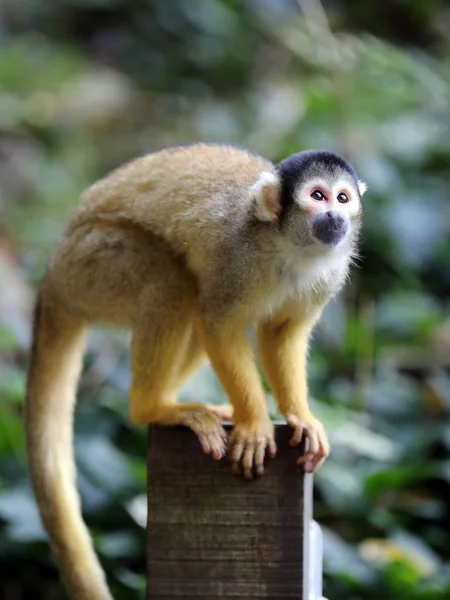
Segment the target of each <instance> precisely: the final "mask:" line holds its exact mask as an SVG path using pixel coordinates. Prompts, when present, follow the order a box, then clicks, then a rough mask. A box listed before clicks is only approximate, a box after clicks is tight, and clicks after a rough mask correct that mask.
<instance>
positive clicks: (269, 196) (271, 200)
mask: <svg viewBox="0 0 450 600" xmlns="http://www.w3.org/2000/svg"><path fill="white" fill-rule="evenodd" d="M250 191H251V195H252V197H253V198H254V202H255V214H256V216H257V218H258V219H259V220H260V221H276V220H277V219H278V217H279V216H280V212H281V183H280V180H279V178H278V177H277V175H276V174H275V173H270V172H268V171H265V172H263V173H261V175H260V176H259V179H258V181H257V182H256V183H255V184H254V185H253V186H252V187H251V190H250Z"/></svg>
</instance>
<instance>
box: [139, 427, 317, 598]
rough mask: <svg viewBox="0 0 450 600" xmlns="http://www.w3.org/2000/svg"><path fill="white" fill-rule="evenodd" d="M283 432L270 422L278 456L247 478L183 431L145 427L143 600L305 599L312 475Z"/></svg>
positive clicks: (286, 430) (284, 429) (188, 431)
mask: <svg viewBox="0 0 450 600" xmlns="http://www.w3.org/2000/svg"><path fill="white" fill-rule="evenodd" d="M290 436H291V430H290V428H288V427H287V426H285V425H277V426H276V439H277V443H278V455H277V457H276V458H275V459H273V460H269V461H268V462H267V468H266V472H265V474H264V477H262V478H261V479H257V480H254V481H250V482H249V481H245V480H243V479H241V478H239V477H236V476H233V475H232V473H231V467H230V463H229V462H228V461H227V460H222V461H219V462H215V461H213V460H212V458H210V457H209V456H207V455H205V454H203V452H202V450H201V448H200V444H199V442H198V440H197V438H196V437H195V435H194V434H193V433H192V432H191V431H190V430H189V429H185V428H183V427H176V428H162V427H161V428H158V427H151V428H150V429H149V453H148V527H147V599H148V600H162V599H164V600H176V599H177V598H183V599H184V600H215V599H216V598H227V599H231V598H232V599H234V600H250V599H252V600H262V599H264V600H285V599H288V598H289V599H295V600H302V599H305V600H306V598H307V590H306V583H307V577H306V572H307V561H306V560H304V556H305V555H307V544H308V536H307V534H308V527H305V521H306V523H309V519H310V518H311V512H310V509H311V507H310V505H311V498H310V494H311V481H310V480H311V477H310V476H306V477H305V476H304V475H303V472H302V470H301V469H300V468H299V467H297V466H296V459H297V457H298V456H299V453H300V450H299V449H298V448H297V449H292V448H290V447H289V444H288V441H289V438H290ZM305 504H306V506H305ZM305 509H306V510H305ZM305 549H306V552H305Z"/></svg>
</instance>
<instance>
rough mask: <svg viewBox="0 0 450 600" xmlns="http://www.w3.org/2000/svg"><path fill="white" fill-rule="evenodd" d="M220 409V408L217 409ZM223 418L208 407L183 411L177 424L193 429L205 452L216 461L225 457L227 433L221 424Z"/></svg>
mask: <svg viewBox="0 0 450 600" xmlns="http://www.w3.org/2000/svg"><path fill="white" fill-rule="evenodd" d="M217 408H219V407H217ZM221 420H222V418H221V416H219V414H218V413H216V412H215V411H213V410H211V409H210V408H209V407H208V406H206V405H201V406H198V407H195V408H188V409H187V410H181V411H180V414H179V416H178V419H177V422H178V424H179V425H185V426H186V427H189V429H192V431H193V432H194V433H195V434H196V435H197V437H198V439H199V441H200V444H201V446H202V448H203V452H205V453H206V454H211V456H212V457H213V458H214V460H220V459H221V458H223V457H224V456H225V452H226V443H227V433H226V431H225V429H224V428H223V427H222V424H221Z"/></svg>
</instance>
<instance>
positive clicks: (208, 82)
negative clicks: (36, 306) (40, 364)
mask: <svg viewBox="0 0 450 600" xmlns="http://www.w3.org/2000/svg"><path fill="white" fill-rule="evenodd" d="M0 11H1V14H0V16H1V24H0V283H1V288H0V372H1V375H0V598H2V599H4V600H24V599H33V600H40V599H45V600H56V599H62V598H64V595H63V592H62V589H61V586H60V584H59V583H58V580H57V575H56V571H55V569H54V567H53V566H52V563H51V561H50V559H49V556H48V549H47V545H46V542H45V536H44V534H43V531H42V528H41V526H40V524H39V520H38V517H37V513H36V510H35V507H34V503H33V500H32V496H31V493H30V487H29V483H28V480H27V474H26V464H25V456H24V433H23V422H22V415H23V402H24V381H25V369H26V365H27V356H28V345H29V339H30V338H29V335H30V315H31V309H32V303H33V296H34V293H35V289H36V286H37V285H38V283H39V280H40V278H41V276H42V274H43V270H44V265H45V261H46V259H47V258H48V256H49V252H50V249H51V246H52V244H53V243H54V242H55V240H56V239H57V237H58V235H59V234H60V232H61V231H62V228H63V226H64V224H65V222H66V220H67V217H68V214H69V212H70V210H71V208H72V207H73V206H74V204H75V203H76V201H77V197H78V195H79V193H80V192H81V190H82V189H83V188H84V187H86V186H87V185H89V184H90V183H92V182H93V181H94V180H95V179H97V178H98V177H100V176H102V175H104V174H105V173H106V172H107V171H109V170H110V169H112V168H114V167H116V166H118V165H119V164H121V163H122V162H124V161H126V160H129V159H131V158H133V157H135V156H137V155H140V154H143V153H146V152H149V151H152V150H156V149H158V148H161V147H162V146H165V145H168V144H176V143H180V142H188V141H192V140H209V141H220V142H229V143H233V144H239V145H242V146H244V147H247V148H249V149H251V150H253V151H256V152H259V153H261V154H264V155H266V156H267V157H269V158H271V159H272V160H274V161H277V160H280V159H282V158H284V157H285V156H287V155H288V154H290V153H293V152H296V151H298V150H300V149H304V148H310V147H311V148H324V147H325V148H330V149H332V150H335V151H337V152H339V153H342V154H344V155H345V156H346V157H347V158H349V159H350V160H351V161H352V162H353V163H354V165H355V166H356V168H357V171H358V173H359V174H360V176H361V178H362V179H364V180H365V181H367V182H368V185H369V191H368V193H367V195H366V201H365V203H366V218H365V229H364V235H363V241H362V247H361V260H360V261H359V264H358V267H357V268H355V269H354V270H353V276H352V281H351V283H350V284H349V285H348V286H347V288H346V290H345V292H344V293H343V294H341V296H340V297H339V299H337V300H336V301H334V302H333V303H332V304H331V305H330V306H329V307H328V309H327V310H326V313H325V316H324V318H323V321H322V323H321V325H320V327H319V328H318V329H317V332H316V335H315V340H314V344H313V349H312V355H311V362H310V382H311V394H312V396H313V399H312V402H313V404H314V409H315V411H316V413H317V415H318V416H319V417H320V418H322V419H323V421H324V422H325V423H326V426H327V428H328V431H329V435H330V439H331V442H332V447H333V453H332V456H331V458H330V459H329V460H328V462H327V463H326V465H325V466H324V467H323V468H322V469H321V471H320V472H319V474H318V475H317V476H316V477H315V486H316V491H315V494H316V496H315V516H316V518H317V519H318V521H319V522H320V524H321V525H322V527H323V531H324V537H325V558H324V561H325V564H324V568H325V574H324V578H325V590H324V592H325V595H326V596H327V597H329V598H330V600H369V599H371V600H380V599H381V598H386V599H392V600H402V599H414V600H425V599H426V600H428V599H433V600H434V599H443V600H444V599H448V598H450V506H449V497H450V459H449V447H450V421H449V414H450V378H449V366H450V318H449V310H448V309H449V290H450V242H449V229H450V205H449V200H450V192H449V185H450V55H449V49H450V5H449V4H448V2H446V1H445V0H427V1H426V2H424V1H422V0H389V1H386V2H367V1H366V2H365V1H363V0H329V1H326V0H325V1H324V2H323V3H322V4H321V3H320V1H319V0H300V1H299V3H296V2H295V1H294V0H241V1H237V0H196V1H194V0H190V1H189V0H173V1H169V0H136V1H134V2H130V1H128V2H127V1H126V0H53V1H52V2H40V1H39V0H23V1H20V0H3V1H2V2H1V4H0ZM127 344H128V339H127V337H126V336H124V335H123V334H120V333H119V332H115V331H105V330H101V331H99V330H96V331H95V332H94V334H93V335H92V337H91V341H90V346H89V352H88V354H87V357H86V369H85V374H84V377H83V381H82V383H81V387H80V393H79V397H80V403H79V407H78V411H77V422H76V428H77V444H76V450H77V458H78V465H79V487H80V490H81V493H82V496H83V502H84V511H85V517H86V520H87V522H88V524H89V526H90V528H91V530H92V532H93V535H94V538H95V543H96V547H97V549H98V552H99V554H100V556H101V559H102V562H103V564H104V565H105V568H106V570H107V574H108V578H109V580H110V582H111V586H112V588H113V591H114V597H115V598H117V599H118V600H120V599H125V598H126V599H133V598H140V597H142V591H143V589H144V576H143V571H144V554H145V543H144V541H145V540H144V538H145V536H144V526H145V497H144V485H145V451H146V434H145V431H144V430H142V429H139V428H136V427H134V426H132V425H131V424H130V423H129V421H128V419H127V402H126V396H127V386H128V383H129V363H128V358H127ZM193 396H195V397H196V398H198V397H204V398H205V399H206V398H208V399H209V400H210V401H216V400H217V401H220V400H221V399H222V392H221V390H220V387H219V386H218V384H217V381H216V380H215V378H214V376H213V375H212V374H211V372H210V371H209V370H208V369H206V370H204V371H202V372H201V373H200V374H199V376H198V377H197V378H196V379H195V380H194V381H193V382H192V383H191V384H190V385H189V386H188V387H187V388H186V389H185V390H184V393H183V397H184V398H188V397H193ZM272 406H273V404H272Z"/></svg>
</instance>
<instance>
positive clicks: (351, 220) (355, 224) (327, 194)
mask: <svg viewBox="0 0 450 600" xmlns="http://www.w3.org/2000/svg"><path fill="white" fill-rule="evenodd" d="M252 191H253V193H254V198H255V201H256V214H257V217H258V218H259V219H260V220H262V221H266V222H267V221H268V222H272V223H276V224H277V225H278V228H277V229H278V231H279V232H280V233H281V234H282V235H284V236H287V237H288V238H289V239H291V240H292V241H293V242H294V243H295V244H296V245H300V246H303V247H305V246H311V247H316V248H317V249H318V250H319V251H320V250H321V249H322V250H327V249H334V248H342V249H344V248H345V249H351V248H352V247H353V245H354V243H355V242H356V240H357V237H358V233H359V230H360V228H361V223H362V212H363V207H362V196H363V194H364V192H365V191H366V184H365V183H363V182H362V181H360V180H359V179H358V177H357V176H356V173H355V171H354V169H353V167H352V166H351V164H350V163H348V162H347V161H346V160H345V159H343V158H342V157H341V156H338V155H337V154H334V153H333V152H328V151H323V150H322V151H315V150H309V151H306V152H299V153H298V154H294V155H292V156H290V157H289V158H286V159H285V160H283V161H281V162H280V163H279V164H278V165H276V167H275V170H274V171H273V172H271V173H269V172H267V173H262V174H261V177H260V178H259V180H258V181H257V182H256V184H255V185H254V186H253V190H252Z"/></svg>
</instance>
